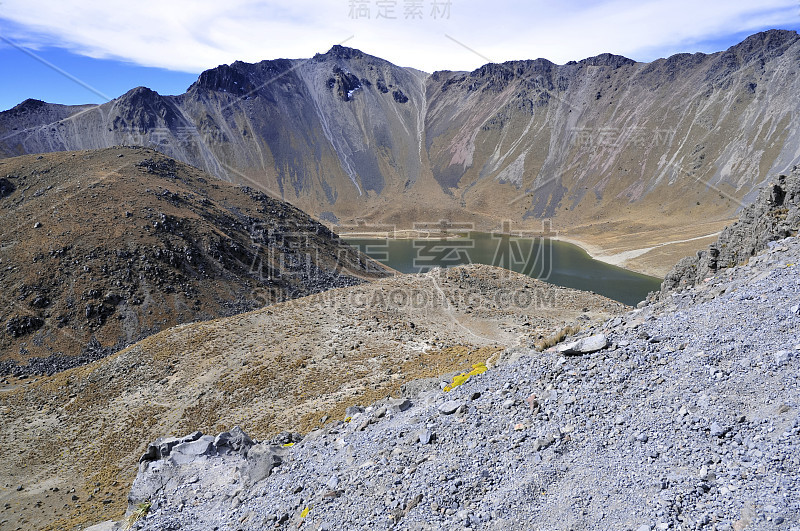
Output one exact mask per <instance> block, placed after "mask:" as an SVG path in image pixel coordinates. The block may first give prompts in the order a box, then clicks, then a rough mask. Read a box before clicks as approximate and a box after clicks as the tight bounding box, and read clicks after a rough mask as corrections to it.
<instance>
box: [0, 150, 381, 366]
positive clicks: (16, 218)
mask: <svg viewBox="0 0 800 531" xmlns="http://www.w3.org/2000/svg"><path fill="white" fill-rule="evenodd" d="M0 175H2V176H3V177H2V178H0V234H2V244H0V285H2V287H3V289H2V306H1V307H0V375H4V374H8V373H9V372H11V373H14V374H16V375H22V374H32V373H33V374H36V373H52V372H55V371H59V370H63V369H66V368H69V367H73V366H75V365H79V364H81V363H88V362H89V361H93V360H96V359H98V358H100V357H102V356H105V355H108V354H109V353H111V352H115V351H117V350H119V349H121V348H122V347H125V346H127V345H130V344H132V343H135V342H136V341H138V340H140V339H142V338H144V337H146V336H148V335H150V334H153V333H155V332H158V331H160V330H165V329H167V328H170V327H172V326H174V325H176V324H179V323H185V322H190V321H197V320H204V319H211V318H215V317H222V316H228V315H232V314H234V313H240V312H244V311H248V310H252V309H254V308H258V307H261V306H264V305H265V304H270V303H273V302H277V301H281V300H286V299H290V298H295V297H298V296H302V295H307V294H310V293H315V292H318V291H322V290H325V289H330V288H334V287H340V286H348V285H354V284H359V283H361V282H363V280H364V279H372V278H380V277H383V276H386V275H387V274H388V272H387V271H386V270H385V269H384V268H383V267H382V266H380V265H379V264H377V263H376V262H373V261H372V260H370V259H368V258H366V257H365V256H363V255H360V254H359V253H357V252H355V251H354V250H353V249H351V248H350V247H349V246H347V245H344V244H342V243H340V241H339V240H338V238H337V236H336V235H335V234H333V233H331V232H330V231H329V230H328V229H327V228H325V227H324V226H322V225H320V224H319V223H317V222H315V221H313V220H312V219H311V218H310V217H308V216H307V215H305V214H303V213H302V212H300V211H299V210H297V209H296V208H294V207H292V206H290V205H288V204H286V203H284V202H282V201H280V200H276V199H273V198H271V197H269V196H267V195H265V194H262V193H260V192H255V191H253V190H250V189H246V188H241V187H237V186H233V185H231V184H229V183H224V182H219V181H218V180H217V179H215V178H213V177H211V176H209V175H208V174H206V173H204V172H202V171H200V170H197V169H195V168H192V167H189V166H187V165H185V164H182V163H178V162H176V161H174V160H172V159H169V158H167V157H165V156H163V155H162V154H160V153H158V152H156V151H153V150H150V149H132V148H116V149H114V148H112V149H105V150H100V151H86V152H72V153H53V154H47V155H40V156H26V157H19V158H13V159H4V160H0Z"/></svg>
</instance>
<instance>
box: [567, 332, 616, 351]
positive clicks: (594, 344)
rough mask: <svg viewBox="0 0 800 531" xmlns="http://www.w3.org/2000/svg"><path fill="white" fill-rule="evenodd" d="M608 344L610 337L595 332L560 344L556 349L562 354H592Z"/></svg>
mask: <svg viewBox="0 0 800 531" xmlns="http://www.w3.org/2000/svg"><path fill="white" fill-rule="evenodd" d="M607 346H608V338H607V337H606V336H605V334H595V335H593V336H589V337H584V338H582V339H578V340H577V341H572V342H571V343H567V344H566V345H559V346H557V347H556V351H557V352H560V353H561V354H566V355H569V354H590V353H592V352H597V351H598V350H602V349H604V348H606V347H607Z"/></svg>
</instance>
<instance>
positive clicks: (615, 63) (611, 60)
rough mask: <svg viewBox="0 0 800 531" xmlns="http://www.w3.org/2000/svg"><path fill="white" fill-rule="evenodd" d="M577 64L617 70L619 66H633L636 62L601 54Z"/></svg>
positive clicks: (622, 57) (619, 56)
mask: <svg viewBox="0 0 800 531" xmlns="http://www.w3.org/2000/svg"><path fill="white" fill-rule="evenodd" d="M579 64H582V65H586V66H610V67H612V68H619V67H621V66H628V65H635V64H636V61H634V60H633V59H628V58H627V57H624V56H622V55H614V54H613V53H601V54H600V55H595V56H594V57H587V58H586V59H583V60H582V61H579Z"/></svg>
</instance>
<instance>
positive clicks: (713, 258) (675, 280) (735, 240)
mask: <svg viewBox="0 0 800 531" xmlns="http://www.w3.org/2000/svg"><path fill="white" fill-rule="evenodd" d="M799 228H800V167H799V166H795V167H794V169H793V170H792V172H791V174H790V175H780V176H778V177H777V179H775V180H774V181H773V182H771V183H770V184H768V185H767V186H766V187H765V188H764V189H763V190H762V191H761V193H760V194H759V196H758V199H757V200H756V202H755V203H753V204H752V205H750V206H748V207H746V208H744V209H743V210H742V212H741V215H740V216H739V221H737V222H736V223H734V224H733V225H730V226H729V227H726V228H725V229H724V230H723V231H722V234H720V236H719V238H718V239H717V241H716V242H715V243H713V244H711V245H710V246H709V248H708V250H706V251H698V253H697V255H696V256H694V257H688V258H684V259H683V260H681V261H680V262H678V263H677V264H676V265H675V267H674V268H673V269H672V271H670V272H669V274H668V275H667V276H666V277H665V278H664V282H663V283H662V284H661V291H660V292H659V293H653V294H651V296H650V300H658V299H660V298H662V297H663V296H664V295H666V294H668V293H671V292H674V291H681V290H684V289H686V288H690V287H692V286H694V285H696V284H698V283H700V282H702V281H703V280H704V279H705V278H707V277H709V276H713V275H715V274H717V273H718V272H719V271H721V270H723V269H726V268H730V267H734V266H736V265H741V264H744V263H746V262H747V261H748V260H749V259H750V257H752V256H755V254H756V253H758V252H759V251H761V250H763V249H764V248H766V247H767V245H768V244H769V243H770V242H772V241H776V240H780V239H783V238H786V237H788V236H795V235H797V231H798V229H799Z"/></svg>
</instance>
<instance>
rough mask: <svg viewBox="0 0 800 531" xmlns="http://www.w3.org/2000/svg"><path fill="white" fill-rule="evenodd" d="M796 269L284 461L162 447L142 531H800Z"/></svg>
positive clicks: (331, 426) (401, 404)
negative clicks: (300, 530) (273, 530)
mask: <svg viewBox="0 0 800 531" xmlns="http://www.w3.org/2000/svg"><path fill="white" fill-rule="evenodd" d="M798 263H800V240H798V239H797V238H788V239H785V240H782V241H779V242H772V243H771V244H770V245H769V248H768V249H767V250H766V251H764V252H762V253H760V254H759V255H758V256H756V257H754V258H753V259H751V260H750V262H749V264H748V265H746V266H738V267H733V268H731V269H726V270H723V271H721V272H719V273H718V274H717V275H716V276H715V277H710V278H708V279H705V280H704V281H702V282H701V283H700V284H699V285H697V286H695V287H693V288H691V289H690V290H687V291H684V292H682V293H679V294H673V295H669V296H666V297H664V300H662V301H660V302H658V303H653V304H650V305H648V306H646V307H644V308H641V309H638V310H634V311H631V312H629V313H627V314H625V315H623V316H620V317H616V318H613V319H611V320H609V321H607V322H606V323H605V324H604V325H602V326H599V327H597V328H595V329H592V330H586V331H584V332H583V333H582V335H583V336H586V337H587V338H591V341H589V342H585V343H584V345H586V344H587V343H593V344H594V346H591V345H590V346H589V348H586V349H584V350H593V349H594V348H596V347H598V346H602V344H606V346H605V347H603V348H600V349H599V350H596V351H594V352H585V353H582V354H578V355H567V354H564V353H562V352H559V351H560V350H561V351H564V350H565V348H566V347H563V346H559V347H555V348H551V349H549V350H548V351H545V352H543V353H537V352H535V351H528V350H526V349H517V350H516V351H515V354H516V355H515V356H513V357H517V356H518V357H517V359H516V360H515V361H513V362H511V363H509V364H506V365H500V366H497V367H495V368H493V369H489V370H488V371H486V372H483V373H482V374H476V375H473V376H471V377H470V378H469V380H467V381H466V383H464V384H463V385H460V386H457V387H455V388H453V389H452V390H451V391H449V392H445V391H444V390H443V389H442V388H443V387H444V385H445V384H446V383H449V382H444V381H442V382H440V385H437V383H436V382H435V381H434V382H433V383H432V384H428V385H420V386H418V388H417V391H416V392H415V393H412V392H409V396H408V397H407V399H394V400H383V401H381V402H378V403H375V404H372V405H367V404H365V406H367V407H365V408H363V410H362V409H361V408H351V409H349V410H348V412H347V416H348V418H347V419H346V420H339V421H336V422H330V423H328V424H327V425H326V426H325V427H324V428H321V429H318V430H315V431H312V432H310V433H309V434H308V435H307V436H306V437H305V438H303V439H302V441H300V442H296V443H295V444H293V445H291V446H286V444H291V442H292V441H297V440H298V437H297V436H294V437H293V436H291V434H284V435H283V437H282V438H280V437H279V438H276V439H274V440H272V441H265V442H261V443H259V444H255V443H253V442H252V441H250V440H249V439H247V438H246V436H244V435H243V434H242V433H239V432H238V430H233V431H232V432H230V433H228V434H222V435H221V436H218V437H217V438H216V439H214V438H212V437H201V438H199V439H197V437H199V435H198V434H195V435H194V436H193V437H190V439H197V440H195V441H194V442H184V443H182V444H179V443H180V441H177V440H175V441H173V442H172V444H162V445H161V449H162V450H163V452H161V451H156V447H154V449H153V453H151V455H150V456H149V457H148V458H147V459H145V460H144V461H143V462H142V464H141V465H140V469H139V475H138V477H137V480H136V481H135V483H134V487H133V490H132V492H131V499H130V504H131V509H135V508H137V507H142V506H140V505H138V504H139V503H142V502H147V503H150V504H151V505H150V507H149V512H148V514H147V516H146V517H144V518H142V519H141V520H139V521H138V522H136V523H134V525H133V527H134V528H136V529H148V530H160V531H164V530H171V529H176V530H177V529H185V530H201V529H202V530H206V529H220V530H240V529H241V530H256V529H266V528H273V527H275V528H283V529H292V528H298V527H302V528H307V529H314V530H317V529H320V530H323V529H330V530H333V529H390V528H391V529H467V528H471V529H497V530H507V529H541V530H550V529H553V530H561V529H621V530H625V529H629V530H634V531H644V530H653V529H710V530H711V529H715V530H728V529H735V530H743V529H786V530H798V529H800V494H799V493H800V480H799V479H798V470H800V436H799V435H798V433H799V432H800V416H799V415H798V401H799V400H800V385H799V383H798V373H799V371H798V364H800V332H798V330H800V307H798V304H800V275H798V267H799V266H798V265H797V264H798ZM600 334H602V335H604V336H605V337H604V338H600V337H599V335H600ZM573 347H574V348H573V350H575V349H579V348H580V345H577V346H573ZM476 372H479V371H476ZM412 388H413V386H409V387H408V389H409V390H410V389H412ZM160 442H162V443H163V442H164V441H160ZM273 467H274V468H273ZM270 472H271V473H270ZM129 512H131V511H129ZM117 525H118V526H121V525H122V524H117ZM104 528H105V529H113V528H114V525H113V524H111V523H106V524H101V525H100V526H98V528H97V529H104Z"/></svg>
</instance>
